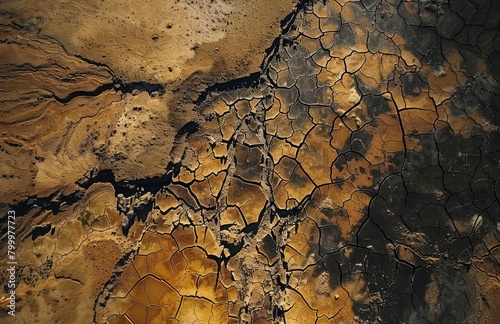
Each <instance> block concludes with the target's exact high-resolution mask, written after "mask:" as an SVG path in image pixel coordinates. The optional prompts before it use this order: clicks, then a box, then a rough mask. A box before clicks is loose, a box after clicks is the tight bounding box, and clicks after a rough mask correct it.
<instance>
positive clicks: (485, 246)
mask: <svg viewBox="0 0 500 324" xmlns="http://www.w3.org/2000/svg"><path fill="white" fill-rule="evenodd" d="M499 11H500V7H498V6H496V5H495V4H494V2H493V1H490V2H488V1H472V0H471V1H449V2H448V1H394V0H385V1H383V0H365V1H340V0H338V1H333V0H332V1H310V2H304V3H302V4H301V5H299V6H298V9H297V11H296V12H295V13H294V15H292V18H291V20H290V21H289V22H288V24H285V29H284V33H283V35H282V36H281V37H280V39H279V42H278V44H277V45H276V47H275V48H272V49H271V50H270V54H269V57H267V58H266V60H265V61H264V64H263V67H262V71H261V74H260V76H258V77H255V76H254V77H253V78H252V81H253V83H251V84H244V85H240V86H237V87H233V88H231V89H226V88H225V87H223V86H221V87H219V90H217V87H214V89H215V90H214V91H213V92H211V93H208V94H204V95H203V96H202V97H203V98H204V100H203V102H201V103H199V104H198V105H197V107H196V110H197V112H198V119H197V120H195V121H193V122H191V123H189V124H187V125H186V127H185V128H184V129H183V131H180V132H179V133H178V136H177V137H176V143H175V145H174V147H173V148H172V151H171V157H170V160H171V163H170V164H169V166H168V168H167V169H168V170H167V173H166V175H165V176H164V177H162V178H160V180H158V179H156V180H155V185H154V186H151V185H150V186H149V187H148V186H146V185H144V186H141V185H138V184H139V183H140V184H145V183H146V182H140V181H139V182H135V183H132V182H131V183H130V184H127V185H124V184H123V183H122V184H120V183H116V182H115V183H114V184H113V186H110V185H104V184H100V183H96V184H93V185H92V186H91V187H90V188H91V189H93V190H101V191H102V192H103V194H107V195H109V194H111V193H112V192H114V193H115V195H116V197H112V198H110V201H111V202H112V203H111V204H110V206H109V207H106V206H101V205H95V207H94V205H92V206H93V207H92V208H91V209H89V210H88V212H87V209H84V210H81V209H78V210H76V211H78V212H79V213H80V214H79V215H80V216H79V217H78V216H75V217H76V218H75V219H76V220H79V221H80V222H81V223H82V225H81V226H77V225H78V224H79V223H78V222H76V221H75V220H69V221H68V220H65V221H61V222H60V223H58V224H57V225H54V226H55V231H56V233H58V234H57V235H58V237H59V236H61V237H62V236H63V235H68V238H67V240H70V239H69V238H71V240H70V241H71V242H72V243H71V244H72V246H73V250H71V251H70V250H68V251H62V250H61V251H59V250H57V249H58V246H57V245H56V246H55V249H56V250H57V251H58V253H59V254H64V255H66V254H68V255H71V253H81V252H78V251H80V250H79V248H78V244H82V243H81V242H83V241H85V239H86V238H88V236H87V237H86V236H85V235H90V234H85V235H81V236H75V235H74V234H75V233H76V232H75V231H82V229H81V228H84V230H83V232H85V231H87V232H88V231H90V233H92V235H97V233H98V232H99V231H112V230H113V228H116V226H119V225H118V223H119V222H123V223H121V224H122V225H123V226H124V228H126V232H127V234H128V236H127V237H126V238H123V240H125V241H126V242H127V244H129V245H128V246H127V248H126V249H123V251H122V253H123V254H124V255H125V256H124V257H123V258H122V259H121V260H118V258H117V261H116V267H115V269H114V270H113V272H112V274H110V275H109V277H108V278H110V279H109V280H108V281H107V282H105V283H102V282H103V281H100V283H101V284H102V286H101V287H103V289H101V290H100V291H99V292H98V293H95V294H94V295H97V298H96V300H95V304H94V307H93V312H94V314H93V315H94V317H93V318H94V321H95V322H98V323H101V322H106V323H128V322H134V323H143V322H151V323H163V322H176V323H226V322H228V323H261V322H262V323H267V322H269V323H308V322H314V323H325V322H333V323H494V321H495V319H496V318H497V317H498V316H500V314H499V313H498V312H499V311H498V307H497V306H498V305H499V304H500V299H499V298H500V297H499V296H500V293H499V284H500V283H499V275H500V271H499V270H500V264H499V259H498V258H499V255H498V251H499V249H498V247H499V246H500V244H499V236H500V229H499V228H500V227H499V225H498V224H500V220H499V215H500V205H499V197H500V189H499V188H500V168H499V163H500V161H499V159H500V156H499V154H498V152H500V138H499V137H500V136H499V134H500V132H499V127H500V120H499V110H498V109H499V98H500V97H499V94H500V86H499V81H500V77H499V73H498V72H499V69H498V67H499V63H500V62H498V57H500V56H499V55H498V54H499V51H500V47H499V46H500V45H499V44H500V36H499V35H500V33H499V29H498V26H499V19H500V15H499ZM247 83H248V82H247ZM125 188H126V190H125ZM87 194H88V195H90V193H87ZM96 199H97V198H96ZM114 199H116V200H114ZM86 201H87V200H83V202H82V204H85V203H86ZM91 202H92V200H89V202H88V204H89V205H91ZM115 202H116V205H115V204H114V203H115ZM93 204H95V203H93ZM111 206H112V207H111ZM115 206H117V207H116V208H115ZM76 211H75V212H76ZM100 213H102V214H100ZM99 215H100V216H99ZM109 215H114V216H115V217H110V216H109ZM120 216H121V219H120ZM85 223H87V224H85ZM89 224H92V225H91V226H90V228H91V229H89ZM70 225H71V226H70ZM85 225H86V226H87V227H85ZM96 226H97V227H96ZM63 233H67V234H63ZM54 235H55V234H54ZM120 237H121V236H120ZM77 238H79V239H77ZM50 241H51V238H49V237H48V236H47V235H43V236H41V237H37V238H35V239H34V241H33V242H34V243H33V244H35V245H36V244H41V242H50ZM44 244H48V243H44ZM65 246H66V245H65ZM72 251H73V252H72ZM58 275H59V276H62V274H58ZM68 277H69V276H68ZM68 280H69V279H68ZM80 284H81V283H80Z"/></svg>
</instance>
